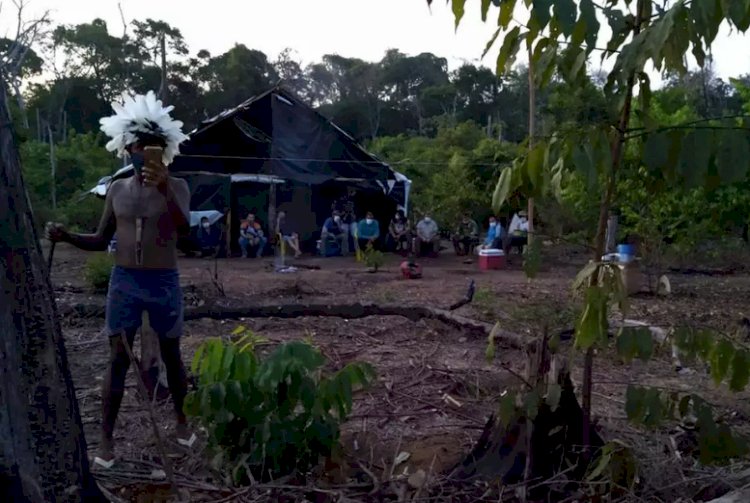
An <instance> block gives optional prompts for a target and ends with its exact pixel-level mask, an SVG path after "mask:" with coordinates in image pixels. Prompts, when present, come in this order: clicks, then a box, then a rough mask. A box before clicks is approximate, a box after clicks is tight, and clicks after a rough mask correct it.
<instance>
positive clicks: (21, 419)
mask: <svg viewBox="0 0 750 503" xmlns="http://www.w3.org/2000/svg"><path fill="white" fill-rule="evenodd" d="M5 89H6V83H5V81H4V80H3V79H2V76H0V214H2V215H3V217H2V219H0V284H2V287H1V288H0V327H2V328H1V329H0V330H2V342H0V371H2V376H3V379H2V383H0V449H1V450H0V493H2V494H4V495H5V497H4V501H19V502H20V501H33V502H37V501H56V502H62V501H71V502H73V501H76V502H78V501H106V499H104V497H103V496H102V494H101V492H100V491H99V488H98V487H97V485H96V481H95V480H94V478H93V477H92V475H91V473H90V471H89V463H88V458H87V454H86V441H85V439H84V436H83V425H82V423H81V417H80V415H79V412H78V403H77V401H76V397H75V388H74V387H73V381H72V378H71V375H70V371H69V369H68V361H67V355H66V352H65V345H64V342H63V337H62V333H61V329H60V325H59V322H58V316H57V307H56V305H55V299H54V296H53V292H52V285H51V283H50V279H49V271H48V270H47V267H46V264H45V263H44V258H43V257H42V250H41V247H40V246H39V241H38V240H37V236H36V232H35V230H34V226H33V215H32V213H31V208H30V205H29V199H28V194H27V193H26V189H25V187H24V183H23V178H22V176H21V161H20V158H19V154H18V149H17V147H16V144H15V138H14V135H13V132H12V130H11V122H10V113H9V111H8V104H7V94H6V92H5Z"/></svg>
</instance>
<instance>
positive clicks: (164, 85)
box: [159, 33, 169, 103]
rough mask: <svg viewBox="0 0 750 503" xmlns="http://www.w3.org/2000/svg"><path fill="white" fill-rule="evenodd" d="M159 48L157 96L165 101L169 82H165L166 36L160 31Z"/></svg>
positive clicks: (167, 97)
mask: <svg viewBox="0 0 750 503" xmlns="http://www.w3.org/2000/svg"><path fill="white" fill-rule="evenodd" d="M159 45H160V49H161V86H160V89H159V98H160V99H161V100H162V101H163V102H164V103H166V102H167V101H168V99H169V82H167V36H166V34H164V33H162V34H161V38H160V39H159Z"/></svg>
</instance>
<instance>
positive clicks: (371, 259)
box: [365, 244, 385, 272]
mask: <svg viewBox="0 0 750 503" xmlns="http://www.w3.org/2000/svg"><path fill="white" fill-rule="evenodd" d="M384 263H385V257H384V255H383V252H381V251H380V250H376V249H375V248H373V246H372V245H370V244H368V245H367V249H366V250H365V265H366V266H367V267H368V268H369V269H371V270H372V271H373V272H377V270H378V269H380V268H381V267H383V264H384Z"/></svg>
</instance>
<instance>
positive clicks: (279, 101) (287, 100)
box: [90, 85, 411, 208]
mask: <svg viewBox="0 0 750 503" xmlns="http://www.w3.org/2000/svg"><path fill="white" fill-rule="evenodd" d="M189 136H190V139H189V140H187V141H186V142H185V143H183V144H182V145H181V146H180V154H178V155H177V156H176V157H175V159H174V161H173V163H172V164H171V165H170V167H169V170H170V172H171V173H172V174H175V175H177V176H180V175H181V174H186V175H187V174H188V173H191V174H202V175H205V176H204V178H205V179H206V180H208V178H207V176H208V175H218V176H219V177H224V176H226V177H227V178H231V182H239V181H251V180H250V177H257V180H253V181H256V182H260V183H280V182H282V181H284V180H288V181H294V182H298V183H303V184H309V185H317V184H322V183H326V182H330V181H339V182H345V183H346V182H349V183H353V184H356V185H357V186H358V187H360V188H369V189H371V190H377V191H381V192H383V193H385V194H387V195H389V196H390V197H392V198H393V199H395V200H396V201H397V202H398V203H399V205H401V206H403V207H404V208H406V207H407V205H408V199H409V192H410V186H411V181H410V180H408V179H407V178H406V177H405V176H404V175H402V174H401V173H398V172H396V171H394V170H393V169H392V168H391V167H390V166H389V165H388V164H386V163H385V162H383V161H381V160H380V159H378V158H377V157H376V156H374V155H373V154H371V153H369V152H367V151H366V150H365V149H364V148H362V146H361V145H359V144H358V143H357V142H356V141H355V140H354V138H352V137H351V136H350V135H349V134H347V133H346V132H345V131H344V130H342V129H341V128H340V127H338V126H337V125H336V124H334V123H333V122H331V121H330V120H328V119H327V118H326V117H324V116H323V115H321V114H320V113H318V112H317V111H315V110H314V109H313V108H311V107H310V106H308V105H307V104H305V103H304V102H302V101H301V100H299V99H298V98H297V97H296V96H294V94H292V93H291V92H289V91H287V90H285V89H284V88H283V87H281V86H280V85H277V86H275V87H273V88H271V89H269V90H268V91H266V92H264V93H262V94H260V95H258V96H254V97H252V98H250V99H248V100H245V101H244V102H242V103H240V104H239V105H238V106H236V107H234V108H230V109H228V110H225V111H223V112H221V113H220V114H218V115H216V116H214V117H211V118H210V119H207V120H205V121H203V122H201V124H200V125H199V126H198V127H197V128H195V129H194V130H193V131H191V132H190V133H189ZM131 172H132V167H131V166H126V167H124V168H122V169H120V170H119V171H117V173H115V174H114V175H113V176H112V177H111V178H109V179H106V180H105V179H102V180H100V182H99V184H98V185H97V187H94V188H93V189H91V191H90V192H91V193H93V194H96V195H98V196H99V197H103V196H104V195H105V194H106V187H107V185H108V183H109V181H110V180H112V179H118V178H123V177H127V176H130V174H131Z"/></svg>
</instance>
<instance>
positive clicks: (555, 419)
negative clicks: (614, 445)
mask: <svg viewBox="0 0 750 503" xmlns="http://www.w3.org/2000/svg"><path fill="white" fill-rule="evenodd" d="M544 343H545V345H546V338H545V339H544ZM530 362H533V363H531V365H536V366H537V368H538V369H540V370H541V369H545V368H546V369H547V372H546V375H547V379H548V380H547V383H546V385H547V386H549V383H556V384H558V385H559V386H560V387H561V393H560V400H559V403H558V405H557V407H556V408H555V409H554V410H553V409H552V408H551V407H550V406H549V405H547V404H546V403H541V405H540V406H539V409H538V413H537V414H536V416H535V417H534V418H533V419H529V418H528V417H527V416H526V414H523V413H522V414H520V415H517V416H516V417H515V418H514V419H513V420H512V421H511V422H510V423H509V424H508V425H504V424H503V423H502V421H501V420H500V419H499V418H498V417H496V416H494V415H493V416H490V418H489V419H488V421H487V423H486V424H485V427H484V430H483V431H482V434H481V436H480V437H479V440H478V441H477V443H476V444H475V446H474V448H473V449H472V451H471V452H470V453H469V455H468V456H467V457H466V458H465V459H464V460H463V461H462V462H461V463H459V464H458V465H457V466H456V467H454V469H453V470H452V472H451V474H450V476H451V477H455V478H458V479H461V480H472V479H486V480H501V481H502V483H503V484H505V485H510V484H518V483H521V482H524V481H535V482H534V483H532V484H531V487H527V488H526V491H527V492H526V497H527V498H529V499H532V500H535V501H536V500H542V501H547V500H548V499H550V498H551V500H552V501H556V500H560V499H565V496H564V495H566V494H570V493H571V492H572V489H573V488H574V487H575V483H576V482H577V481H580V480H581V479H582V478H583V476H584V474H585V473H586V470H587V468H588V460H589V459H590V457H589V456H587V455H586V453H585V452H584V450H583V449H582V448H581V446H582V444H583V430H582V424H583V410H582V409H581V406H580V404H579V403H578V399H577V398H576V395H575V389H574V386H573V381H572V380H571V377H570V372H569V370H568V368H567V365H566V363H565V362H564V361H563V360H561V359H556V358H552V359H551V360H548V359H546V358H545V356H544V351H537V353H536V355H535V356H534V357H530ZM537 375H538V376H540V375H541V374H537ZM537 379H539V377H537ZM530 383H532V384H539V382H537V383H534V380H533V379H532V380H530ZM589 439H590V443H591V445H590V449H591V450H594V451H595V450H597V449H598V448H600V447H601V446H603V445H604V441H603V440H602V438H601V437H600V436H599V435H598V433H597V432H596V431H595V430H593V428H592V431H591V434H590V437H589ZM589 452H591V451H589ZM566 467H573V468H572V469H571V470H569V471H567V472H566V474H565V476H564V477H560V478H559V480H557V481H556V483H555V484H554V485H551V484H550V485H548V484H543V483H539V481H547V480H550V479H552V478H553V477H554V476H555V475H558V474H560V472H561V470H564V469H565V468H566Z"/></svg>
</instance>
